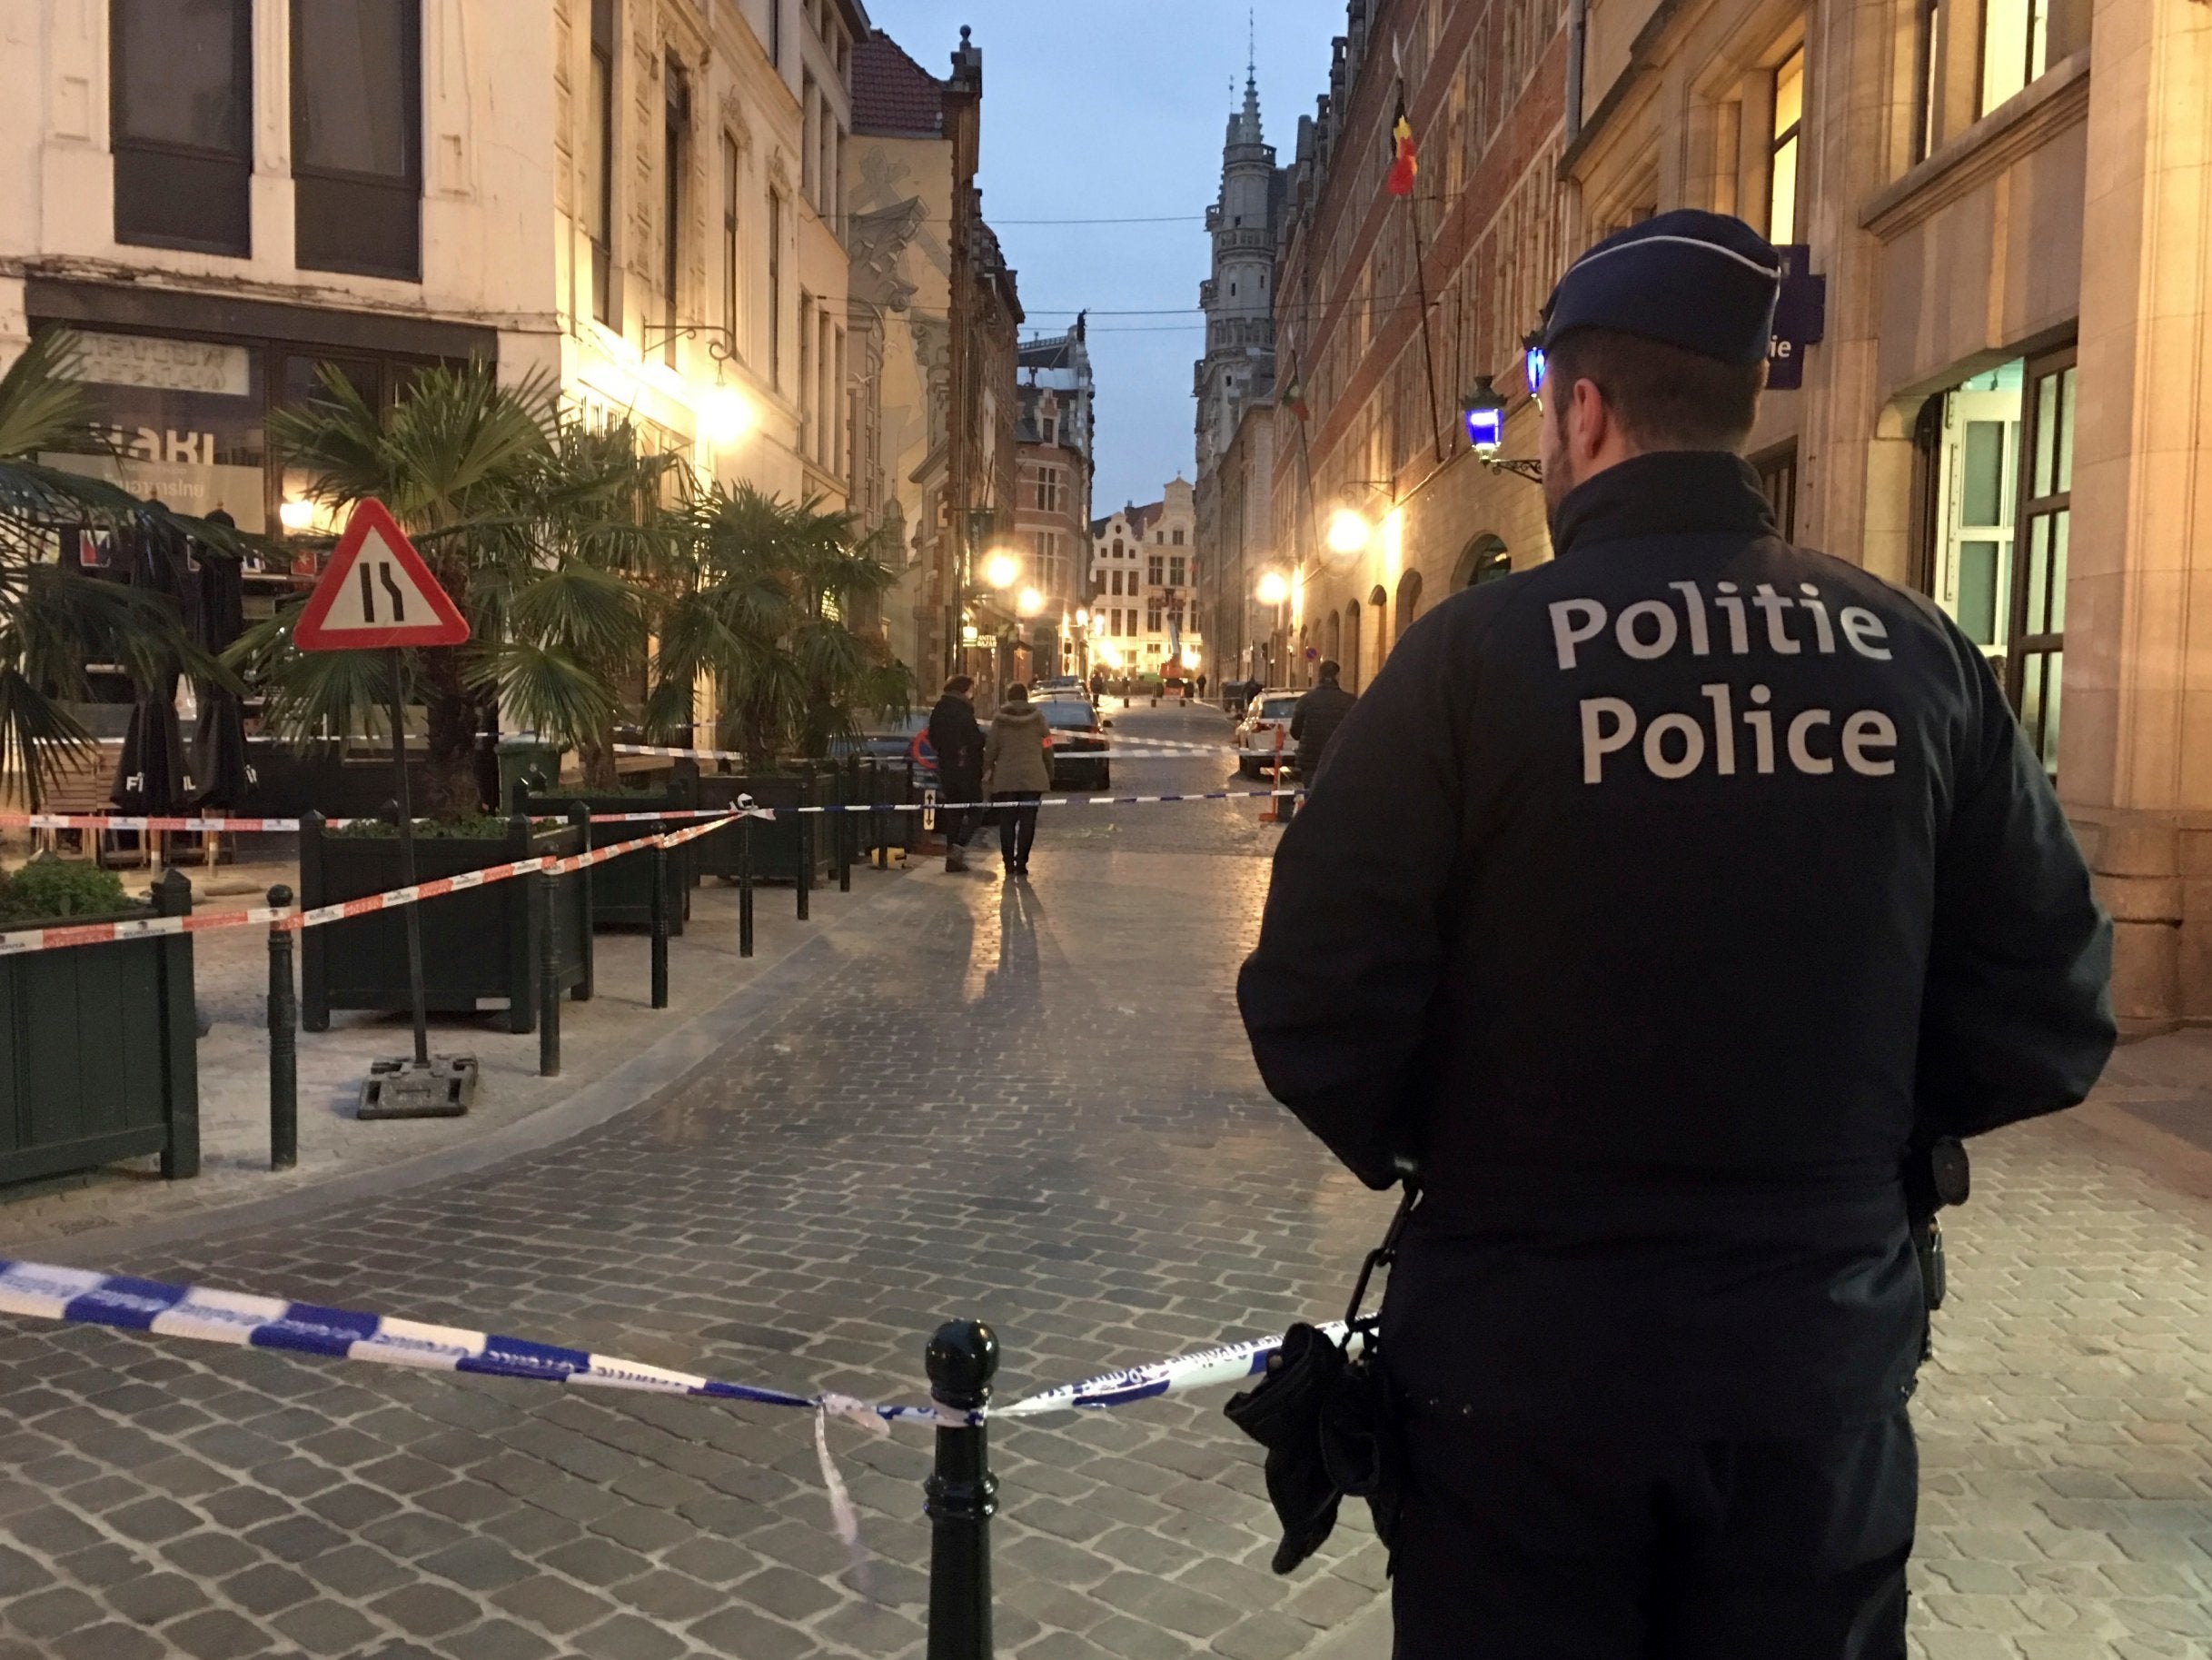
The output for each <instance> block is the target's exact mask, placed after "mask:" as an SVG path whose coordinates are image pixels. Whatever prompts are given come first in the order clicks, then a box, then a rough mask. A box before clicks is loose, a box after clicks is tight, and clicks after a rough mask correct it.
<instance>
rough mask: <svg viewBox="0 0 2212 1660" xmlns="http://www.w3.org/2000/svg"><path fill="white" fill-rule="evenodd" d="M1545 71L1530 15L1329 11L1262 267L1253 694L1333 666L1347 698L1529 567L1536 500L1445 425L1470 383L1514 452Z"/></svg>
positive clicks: (1551, 126) (1518, 5)
mask: <svg viewBox="0 0 2212 1660" xmlns="http://www.w3.org/2000/svg"><path fill="white" fill-rule="evenodd" d="M1565 56H1566V50H1565V35H1564V21H1563V11H1562V8H1560V7H1558V6H1557V5H1554V4H1552V0H1352V3H1351V5H1349V6H1348V8H1347V12H1346V27H1345V33H1344V35H1341V36H1340V37H1338V39H1337V40H1336V41H1335V42H1334V46H1333V48H1332V55H1331V64H1330V74H1329V84H1328V90H1327V91H1326V92H1325V93H1324V94H1322V95H1321V96H1320V98H1319V99H1318V100H1317V101H1316V104H1315V107H1314V114H1312V115H1310V116H1305V117H1302V118H1301V119H1300V121H1299V124H1298V142H1297V151H1296V154H1295V157H1294V161H1293V163H1292V165H1291V186H1290V189H1291V205H1290V210H1289V214H1288V223H1287V225H1286V230H1285V238H1284V244H1283V249H1282V253H1281V258H1280V262H1279V264H1278V270H1277V278H1276V293H1275V320H1276V328H1275V336H1276V360H1277V370H1276V378H1277V392H1276V397H1275V422H1274V431H1273V432H1272V434H1271V440H1270V443H1269V446H1268V447H1269V448H1270V449H1271V451H1272V459H1273V463H1274V465H1273V477H1272V485H1271V489H1270V492H1269V496H1268V502H1267V511H1268V512H1269V513H1270V515H1271V517H1272V521H1273V538H1272V542H1273V547H1272V554H1273V565H1274V568H1276V569H1279V570H1280V571H1281V572H1282V573H1283V574H1284V575H1285V577H1286V578H1287V579H1288V581H1289V584H1290V587H1291V591H1292V592H1291V598H1290V600H1289V601H1288V603H1287V605H1286V606H1285V608H1284V612H1283V615H1282V617H1281V619H1280V623H1279V626H1280V631H1281V633H1282V637H1283V638H1282V642H1281V647H1280V649H1278V650H1277V651H1275V652H1274V653H1272V654H1271V661H1273V662H1274V663H1275V664H1276V665H1278V668H1277V670H1276V671H1275V674H1274V675H1273V676H1272V677H1271V676H1267V675H1263V676H1261V677H1260V678H1263V679H1266V678H1277V679H1283V678H1287V679H1288V681H1290V683H1293V684H1304V683H1306V682H1307V681H1310V680H1311V678H1312V676H1313V673H1314V670H1315V668H1316V667H1317V666H1318V664H1319V663H1320V662H1321V661H1324V660H1329V659H1334V660H1335V661H1337V662H1339V663H1340V664H1342V665H1343V669H1344V684H1345V686H1346V687H1347V688H1350V689H1352V690H1355V691H1356V690H1358V689H1359V688H1361V687H1364V685H1365V684H1366V683H1367V682H1368V681H1370V680H1372V679H1373V678H1374V673H1375V671H1377V670H1378V669H1380V668H1381V666H1382V664H1383V662H1384V660H1385V659H1386V658H1387V657H1388V655H1389V653H1390V649H1391V647H1392V645H1393V644H1394V643H1395V641H1396V640H1397V637H1398V635H1399V634H1400V633H1402V632H1403V631H1404V629H1405V628H1406V626H1407V625H1408V624H1410V623H1411V622H1412V621H1413V619H1414V618H1415V617H1417V616H1418V615H1419V614H1420V613H1421V612H1422V611H1423V610H1424V609H1425V608H1426V607H1427V606H1429V605H1433V604H1434V603H1435V602H1436V601H1438V600H1440V599H1442V598H1443V597H1444V596H1445V595H1446V594H1448V593H1450V592H1452V591H1455V590H1457V589H1459V588H1462V587H1465V586H1466V585H1468V584H1469V583H1471V582H1473V581H1482V580H1484V579H1486V578H1487V577H1490V576H1493V575H1499V574H1503V573H1504V572H1508V571H1511V570H1512V569H1513V568H1515V567H1516V566H1526V565H1528V564H1531V563H1533V562H1537V561H1540V560H1542V559H1544V558H1546V557H1548V553H1549V548H1548V543H1547V542H1546V539H1545V532H1544V524H1543V503H1542V496H1541V493H1540V492H1538V491H1536V490H1535V489H1534V488H1533V487H1532V486H1531V485H1529V484H1528V483H1526V482H1523V481H1522V480H1520V479H1518V478H1515V477H1513V476H1511V475H1504V474H1500V473H1496V472H1491V471H1489V470H1487V469H1486V468H1484V467H1483V465H1482V464H1481V462H1480V461H1479V460H1478V459H1477V458H1476V457H1475V456H1474V455H1473V452H1471V451H1470V450H1469V449H1468V447H1467V441H1466V437H1465V433H1464V432H1463V429H1462V423H1461V422H1460V420H1459V416H1458V411H1459V405H1460V400H1461V399H1462V398H1463V396H1464V395H1466V394H1467V393H1470V392H1472V391H1473V389H1474V388H1475V386H1476V384H1477V383H1478V380H1479V378H1480V377H1482V376H1484V375H1490V376H1493V378H1494V380H1495V383H1496V384H1497V386H1498V388H1499V390H1500V391H1501V392H1502V393H1510V394H1513V404H1514V406H1515V407H1514V409H1513V413H1511V414H1510V415H1509V417H1508V424H1507V434H1508V441H1509V443H1510V444H1512V445H1513V446H1516V447H1517V448H1518V449H1519V450H1520V452H1523V453H1528V454H1533V452H1534V449H1535V426H1534V422H1533V412H1532V411H1531V409H1530V407H1529V405H1528V400H1527V398H1526V397H1525V395H1524V393H1525V389H1524V388H1523V386H1522V385H1521V383H1520V382H1521V373H1522V372H1521V368H1520V363H1521V353H1520V345H1519V343H1520V339H1521V336H1522V334H1523V333H1524V332H1525V331H1526V330H1527V329H1528V327H1529V326H1530V325H1531V323H1533V321H1534V317H1535V313H1536V308H1537V306H1538V304H1539V303H1541V302H1542V299H1543V296H1544V293H1545V292H1546V290H1547V288H1548V285H1549V282H1550V278H1549V277H1548V276H1547V275H1545V274H1544V273H1546V272H1551V271H1554V270H1555V269H1556V265H1557V262H1558V260H1559V258H1560V255H1561V253H1562V251H1563V249H1564V246H1565V242H1564V235H1565V227H1566V192H1565V191H1564V189H1563V187H1562V184H1561V183H1560V180H1559V177H1558V163H1559V154H1560V149H1561V143H1562V139H1561V124H1562V66H1563V64H1564V61H1565ZM1401 100H1403V104H1404V109H1405V111H1406V114H1407V117H1408V119H1409V121H1410V122H1411V123H1412V124H1413V129H1414V133H1415V139H1416V149H1417V152H1418V155H1419V162H1420V166H1419V172H1418V174H1417V176H1416V179H1415V182H1414V189H1413V194H1411V195H1410V196H1404V197H1400V196H1393V195H1391V194H1388V193H1387V192H1386V190H1385V189H1384V178H1385V174H1386V173H1387V170H1388V161H1389V158H1390V156H1391V154H1392V144H1391V140H1390V130H1391V126H1392V124H1393V122H1394V117H1395V115H1396V113H1397V110H1398V108H1399V106H1400V102H1401ZM1345 526H1350V527H1354V531H1355V534H1354V535H1345V534H1342V533H1341V532H1340V533H1339V534H1338V535H1336V536H1334V537H1333V536H1332V535H1331V532H1332V530H1333V529H1334V528H1338V527H1345ZM1255 582H1256V579H1255ZM1255 609H1257V610H1261V611H1265V614H1266V621H1267V624H1268V625H1269V627H1270V628H1271V629H1273V628H1274V627H1275V626H1276V625H1277V619H1276V617H1275V614H1274V613H1275V608H1273V607H1266V608H1255Z"/></svg>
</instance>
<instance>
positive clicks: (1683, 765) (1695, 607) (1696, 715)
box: [1551, 582, 1897, 784]
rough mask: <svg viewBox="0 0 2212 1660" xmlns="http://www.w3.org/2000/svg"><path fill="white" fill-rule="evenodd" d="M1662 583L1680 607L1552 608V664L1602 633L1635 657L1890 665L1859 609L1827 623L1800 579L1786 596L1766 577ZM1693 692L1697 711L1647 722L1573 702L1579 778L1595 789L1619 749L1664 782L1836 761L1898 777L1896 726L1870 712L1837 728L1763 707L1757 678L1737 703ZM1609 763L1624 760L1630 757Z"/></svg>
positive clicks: (1764, 695) (1876, 620)
mask: <svg viewBox="0 0 2212 1660" xmlns="http://www.w3.org/2000/svg"><path fill="white" fill-rule="evenodd" d="M1667 586H1668V587H1669V588H1670V589H1671V590H1672V591H1674V592H1675V593H1676V594H1678V595H1679V596H1680V598H1679V600H1639V601H1636V602H1635V603H1634V604H1632V605H1628V606H1623V607H1622V611H1621V613H1620V615H1619V616H1617V617H1616V616H1613V615H1612V614H1610V613H1609V612H1608V611H1607V610H1606V608H1605V606H1604V605H1603V604H1602V602H1601V601H1597V600H1556V601H1552V606H1551V615H1552V645H1553V647H1554V649H1555V650H1556V651H1557V652H1558V657H1559V666H1560V668H1561V669H1562V671H1570V672H1572V671H1573V670H1574V669H1575V668H1577V667H1578V666H1579V662H1580V656H1581V651H1582V647H1583V646H1585V645H1587V644H1588V643H1589V642H1590V641H1593V640H1597V639H1599V638H1600V637H1602V635H1603V634H1604V633H1605V632H1606V631H1607V630H1608V629H1609V628H1610V629H1611V631H1612V637H1613V641H1614V643H1615V644H1616V645H1617V646H1618V647H1619V648H1620V650H1621V653H1622V656H1624V657H1627V658H1628V659H1630V660H1631V661H1635V662H1652V661H1657V660H1658V659H1660V658H1663V657H1666V656H1668V655H1670V654H1671V653H1672V652H1674V651H1680V650H1687V651H1689V653H1690V654H1691V656H1692V657H1750V656H1753V655H1756V654H1760V653H1761V652H1764V653H1769V654H1771V655H1773V656H1776V657H1798V656H1802V655H1804V654H1806V653H1807V652H1810V653H1811V654H1813V655H1815V656H1829V657H1832V656H1835V655H1836V654H1838V652H1839V651H1851V652H1855V653H1857V654H1858V655H1859V656H1860V657H1863V658H1867V659H1870V660H1871V661H1875V662H1888V661H1890V647H1889V643H1888V641H1889V638H1890V631H1889V628H1888V625H1887V624H1885V623H1884V622H1883V621H1882V620H1881V619H1880V617H1878V616H1876V615H1875V614H1874V613H1873V612H1872V611H1869V610H1867V609H1866V608H1865V607H1864V606H1860V605H1846V606H1844V607H1843V608H1842V609H1841V610H1840V611H1837V612H1835V613H1834V614H1833V615H1832V616H1831V615H1830V611H1829V607H1828V604H1827V602H1826V601H1824V600H1822V599H1821V598H1820V589H1819V588H1818V587H1817V586H1815V585H1814V584H1813V583H1811V582H1801V583H1800V584H1799V585H1798V591H1797V594H1796V595H1794V596H1792V595H1787V594H1783V593H1781V592H1780V591H1777V590H1776V589H1775V587H1774V585H1773V584H1772V583H1771V582H1761V583H1758V584H1757V585H1756V586H1754V587H1753V589H1752V590H1751V593H1750V594H1748V595H1746V594H1744V593H1743V592H1741V591H1740V589H1739V587H1738V584H1736V583H1734V582H1718V583H1715V584H1714V587H1713V592H1712V595H1711V599H1710V600H1708V598H1707V596H1706V593H1705V591H1704V590H1703V588H1702V587H1701V586H1700V585H1699V584H1698V583H1696V582H1670V583H1668V584H1667ZM1754 611H1755V612H1757V613H1759V614H1758V616H1757V617H1756V618H1754V617H1753V615H1752V613H1753V612H1754ZM1791 611H1796V612H1797V613H1799V615H1800V617H1802V618H1804V619H1807V620H1809V621H1810V625H1811V627H1810V634H1809V635H1805V636H1803V637H1800V635H1799V634H1797V633H1795V632H1793V631H1791V629H1790V616H1789V613H1790V612H1791ZM1698 691H1699V693H1700V694H1701V697H1702V698H1703V699H1704V707H1701V708H1697V709H1692V710H1688V711H1682V710H1671V711H1666V712H1664V713H1662V714H1659V715H1656V716H1653V717H1652V718H1650V719H1648V720H1647V719H1646V718H1645V717H1644V716H1643V715H1642V713H1640V712H1639V711H1638V710H1637V709H1636V708H1635V707H1634V705H1632V704H1631V703H1630V702H1629V701H1627V700H1626V699H1625V698H1611V697H1606V698H1584V699H1582V701H1581V705H1580V710H1581V716H1582V781H1583V782H1584V783H1585V784H1602V783H1603V782H1604V781H1605V776H1606V764H1607V758H1608V757H1609V756H1613V755H1620V754H1622V752H1623V751H1627V752H1628V755H1629V756H1630V757H1633V756H1634V755H1635V754H1636V753H1638V752H1639V751H1640V752H1641V755H1642V761H1643V766H1644V770H1646V771H1647V772H1649V773H1650V774H1651V775H1652V777H1653V778H1657V779H1663V780H1677V779H1685V778H1689V777H1690V776H1691V775H1692V774H1693V773H1696V772H1697V771H1699V770H1701V769H1703V768H1708V767H1710V768H1711V770H1712V771H1713V772H1714V773H1715V774H1716V775H1717V776H1719V777H1722V778H1730V777H1734V776H1736V775H1738V774H1739V773H1751V774H1753V775H1759V774H1768V775H1771V774H1772V773H1774V772H1775V771H1776V770H1779V769H1780V768H1781V767H1782V766H1783V765H1785V764H1786V765H1787V766H1788V767H1789V768H1790V770H1792V771H1795V772H1799V773H1802V774H1805V775H1807V776H1810V777H1816V778H1817V777H1822V776H1826V775H1830V774H1832V773H1834V772H1835V770H1836V769H1837V767H1838V766H1839V765H1840V766H1841V767H1843V768H1844V769H1845V770H1847V771H1849V772H1853V773H1857V774H1859V775H1860V777H1863V778H1887V777H1889V776H1890V774H1891V773H1894V772H1895V771H1896V770H1897V761H1896V759H1895V757H1896V754H1897V722H1896V721H1893V720H1891V719H1890V716H1889V715H1888V714H1887V713H1885V712H1884V711H1881V710H1879V709H1861V710H1858V711H1854V712H1852V713H1850V714H1848V715H1845V716H1844V717H1842V719H1841V720H1840V721H1839V720H1838V718H1837V715H1836V712H1835V711H1833V710H1832V709H1802V710H1798V711H1793V712H1789V713H1787V714H1786V715H1785V713H1784V711H1780V710H1777V709H1775V708H1774V707H1773V702H1774V693H1773V690H1772V688H1771V687H1769V686H1767V685H1765V684H1763V683H1756V684H1753V685H1752V686H1751V687H1750V688H1749V689H1748V690H1747V691H1745V692H1744V694H1743V702H1744V706H1743V707H1741V708H1739V707H1738V705H1737V696H1736V690H1735V688H1734V687H1733V686H1732V685H1731V684H1730V683H1729V682H1727V681H1715V682H1713V683H1712V684H1710V685H1705V686H1701V687H1699V688H1698ZM1740 729H1741V730H1740ZM1639 736H1641V738H1642V743H1641V744H1639V743H1638V742H1637V740H1638V738H1639ZM1615 765H1616V766H1619V765H1633V760H1632V759H1628V760H1623V761H1621V762H1616V763H1615Z"/></svg>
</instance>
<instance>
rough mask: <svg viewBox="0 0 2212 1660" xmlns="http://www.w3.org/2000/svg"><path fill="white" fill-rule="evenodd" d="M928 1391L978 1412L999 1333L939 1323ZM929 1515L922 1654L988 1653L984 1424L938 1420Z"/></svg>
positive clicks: (993, 1509) (959, 1657) (979, 1658)
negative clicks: (926, 1614)
mask: <svg viewBox="0 0 2212 1660" xmlns="http://www.w3.org/2000/svg"><path fill="white" fill-rule="evenodd" d="M925 1364H926V1365H927V1367H928V1369H929V1398H930V1399H931V1400H933V1401H935V1402H937V1405H938V1406H940V1407H945V1408H946V1409H947V1411H948V1412H957V1413H969V1412H978V1411H981V1410H982V1409H983V1407H985V1406H987V1404H988V1403H989V1401H990V1398H991V1377H992V1376H993V1374H995V1373H996V1372H997V1370H998V1338H997V1335H996V1334H994V1333H993V1332H992V1330H991V1328H990V1327H987V1326H986V1325H984V1324H982V1323H981V1322H980V1321H977V1320H953V1321H950V1322H948V1323H947V1324H946V1325H943V1326H940V1327H937V1336H936V1337H932V1338H930V1339H929V1347H928V1350H927V1355H926V1357H925ZM922 1492H923V1494H924V1496H925V1504H924V1508H925V1509H927V1512H928V1515H929V1650H928V1660H990V1655H991V1517H992V1516H995V1515H997V1511H998V1478H997V1476H994V1475H992V1474H991V1461H990V1432H989V1431H988V1430H987V1429H986V1428H985V1427H984V1426H982V1425H980V1424H977V1425H973V1426H968V1425H957V1426H955V1425H951V1424H947V1423H940V1424H939V1425H938V1426H937V1468H936V1469H934V1470H933V1471H931V1472H930V1475H929V1479H928V1480H927V1482H926V1483H924V1484H923V1486H922Z"/></svg>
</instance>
